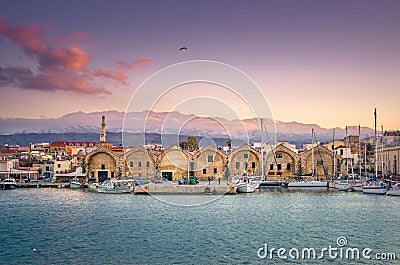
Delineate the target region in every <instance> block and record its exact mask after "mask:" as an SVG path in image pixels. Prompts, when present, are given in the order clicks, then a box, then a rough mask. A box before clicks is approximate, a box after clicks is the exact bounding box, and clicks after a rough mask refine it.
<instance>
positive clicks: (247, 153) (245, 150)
mask: <svg viewBox="0 0 400 265" xmlns="http://www.w3.org/2000/svg"><path fill="white" fill-rule="evenodd" d="M228 169H229V173H230V175H231V176H240V175H242V174H244V173H246V174H249V175H260V174H261V171H260V153H259V152H258V151H257V150H255V149H254V148H252V147H250V146H249V145H247V144H244V145H242V146H240V147H239V148H237V149H235V150H233V151H232V153H231V154H230V155H229V157H228Z"/></svg>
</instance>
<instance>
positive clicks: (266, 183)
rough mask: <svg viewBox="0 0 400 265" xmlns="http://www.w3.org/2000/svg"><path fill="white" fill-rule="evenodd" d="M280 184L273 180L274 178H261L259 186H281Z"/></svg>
mask: <svg viewBox="0 0 400 265" xmlns="http://www.w3.org/2000/svg"><path fill="white" fill-rule="evenodd" d="M281 186H282V184H281V182H279V181H274V180H263V181H260V183H259V187H260V188H261V187H266V188H267V187H281Z"/></svg>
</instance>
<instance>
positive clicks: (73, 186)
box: [69, 179, 82, 189]
mask: <svg viewBox="0 0 400 265" xmlns="http://www.w3.org/2000/svg"><path fill="white" fill-rule="evenodd" d="M69 187H70V188H71V189H80V188H82V184H81V183H80V182H79V180H78V179H73V180H71V182H70V183H69Z"/></svg>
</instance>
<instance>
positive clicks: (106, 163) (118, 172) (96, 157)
mask: <svg viewBox="0 0 400 265" xmlns="http://www.w3.org/2000/svg"><path fill="white" fill-rule="evenodd" d="M85 165H86V172H87V176H88V177H89V178H92V179H96V181H98V182H103V181H105V180H107V179H116V178H123V177H124V176H126V169H127V167H126V163H125V155H124V153H123V152H112V151H111V150H109V149H108V148H104V147H98V148H96V149H95V150H93V151H92V152H90V153H89V154H88V155H87V156H86V158H85Z"/></svg>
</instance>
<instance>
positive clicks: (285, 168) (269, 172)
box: [264, 144, 300, 180]
mask: <svg viewBox="0 0 400 265" xmlns="http://www.w3.org/2000/svg"><path fill="white" fill-rule="evenodd" d="M299 159H300V157H299V155H298V154H297V153H295V152H293V151H292V150H291V149H289V148H288V147H287V146H285V145H284V144H279V145H278V146H276V148H275V149H274V150H273V151H270V152H268V153H267V154H266V155H265V160H264V161H265V172H266V177H267V178H268V179H269V180H286V179H291V178H292V176H293V175H295V174H296V172H297V171H296V166H297V164H298V161H299Z"/></svg>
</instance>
